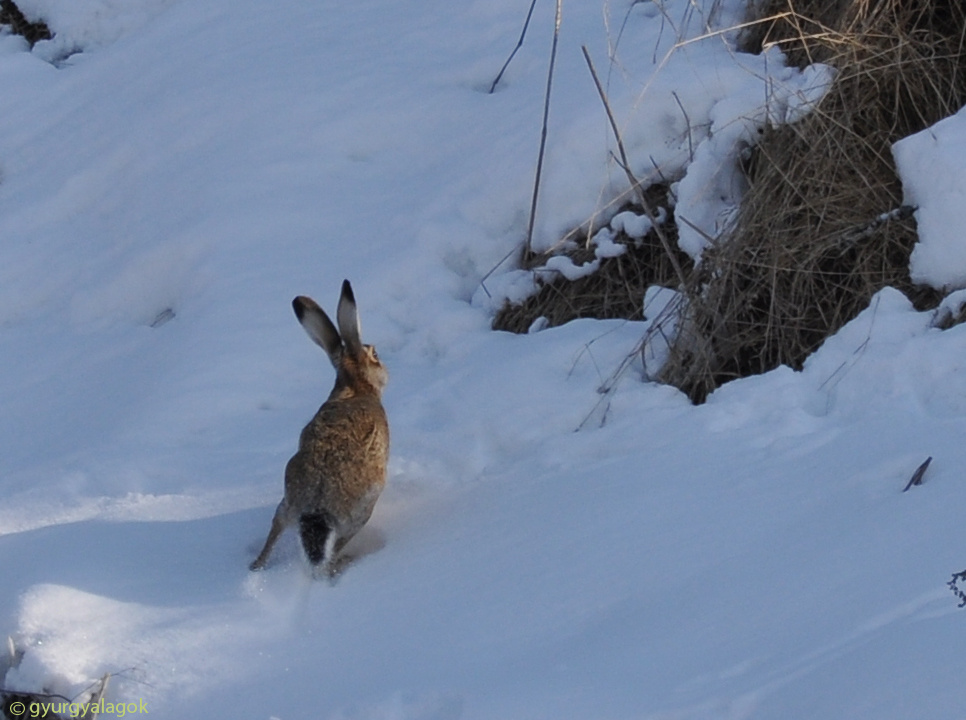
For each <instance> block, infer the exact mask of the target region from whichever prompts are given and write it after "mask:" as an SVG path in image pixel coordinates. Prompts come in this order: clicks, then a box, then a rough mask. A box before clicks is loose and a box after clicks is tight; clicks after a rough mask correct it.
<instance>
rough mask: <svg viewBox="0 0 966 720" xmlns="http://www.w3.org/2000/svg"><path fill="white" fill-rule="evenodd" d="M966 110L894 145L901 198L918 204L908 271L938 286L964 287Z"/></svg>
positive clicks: (918, 280)
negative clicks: (917, 237)
mask: <svg viewBox="0 0 966 720" xmlns="http://www.w3.org/2000/svg"><path fill="white" fill-rule="evenodd" d="M964 141H966V111H963V110H960V111H959V112H958V113H956V114H955V115H953V116H951V117H948V118H946V119H944V120H941V121H940V122H938V123H936V124H935V125H933V126H932V127H929V128H926V129H925V130H923V131H921V132H918V133H916V134H915V135H911V136H910V137H907V138H903V139H902V140H900V141H899V142H897V143H895V144H894V145H893V146H892V153H893V156H894V157H895V160H896V166H897V168H898V171H899V176H900V178H901V179H902V188H903V194H904V198H903V202H904V203H905V204H907V205H911V206H913V207H916V208H918V209H917V211H916V223H917V227H918V232H919V242H918V243H916V247H915V248H914V249H913V251H912V257H911V258H910V261H909V270H910V275H911V276H912V279H913V280H914V281H915V282H917V283H924V284H927V285H931V286H933V287H935V288H937V289H940V290H943V289H945V290H947V291H948V290H961V289H963V288H966V237H964V234H963V231H962V228H963V227H964V226H966V213H964V208H966V197H964V194H966V183H964V180H966V175H964V170H963V168H964V166H966V144H964Z"/></svg>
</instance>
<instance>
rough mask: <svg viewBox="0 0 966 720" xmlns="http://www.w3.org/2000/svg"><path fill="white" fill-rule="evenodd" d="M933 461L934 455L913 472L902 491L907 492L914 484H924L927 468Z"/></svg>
mask: <svg viewBox="0 0 966 720" xmlns="http://www.w3.org/2000/svg"><path fill="white" fill-rule="evenodd" d="M931 462H932V456H930V457H927V458H926V461H925V462H924V463H923V464H922V465H920V466H919V467H918V468H916V472H914V473H913V474H912V477H911V478H910V479H909V482H908V483H907V484H906V486H905V487H904V488H902V492H905V491H906V490H908V489H909V488H911V487H912V486H913V485H922V476H923V475H925V474H926V468H928V467H929V463H931Z"/></svg>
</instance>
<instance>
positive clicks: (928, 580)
mask: <svg viewBox="0 0 966 720" xmlns="http://www.w3.org/2000/svg"><path fill="white" fill-rule="evenodd" d="M19 4H20V6H21V7H22V8H23V9H24V11H25V12H26V13H28V15H32V16H33V17H37V16H43V17H45V19H47V21H48V22H49V24H50V26H51V28H52V29H53V30H54V31H55V33H56V35H55V37H54V39H53V40H52V41H50V42H48V43H40V44H38V45H37V46H36V47H35V48H34V49H33V51H29V48H28V47H27V46H26V43H25V42H24V41H23V40H22V39H20V38H17V37H13V36H9V35H5V36H0V98H3V105H2V108H3V109H2V112H0V238H2V243H0V398H2V405H3V412H2V413H0V496H2V498H3V503H2V504H0V574H2V577H3V578H4V582H3V583H0V619H2V622H3V624H2V625H0V632H7V633H9V634H11V635H12V636H13V637H14V638H15V640H16V643H17V645H18V646H19V647H20V648H23V649H24V650H25V652H24V655H23V658H22V660H21V661H20V663H19V665H17V666H16V667H13V668H11V669H10V670H9V671H8V672H7V673H6V677H5V680H4V682H5V686H6V687H7V688H14V689H21V690H28V691H40V690H42V689H44V688H46V689H49V690H52V691H54V692H59V693H62V694H64V695H67V696H69V697H74V696H75V695H76V694H77V693H79V692H80V691H81V690H82V689H83V688H85V687H87V686H88V685H89V683H90V682H91V681H92V680H94V679H96V678H98V677H101V676H102V675H103V674H104V673H112V674H113V675H114V676H113V678H112V680H111V683H110V686H109V688H108V699H110V700H112V701H116V702H141V701H143V703H145V706H146V707H147V708H148V709H149V712H150V715H151V716H153V717H161V718H211V717H237V718H243V717H251V718H265V719H267V718H281V719H283V720H288V719H290V718H308V717H321V718H341V719H346V718H353V719H362V718H367V719H368V718H373V719H375V718H379V719H382V718H386V719H388V718H394V719H398V718H405V719H407V720H409V719H412V720H415V719H430V718H432V719H435V720H452V719H455V718H465V719H467V720H469V719H473V718H521V719H522V718H555V719H556V718H582V719H583V718H631V717H633V718H674V719H675V720H678V719H689V720H691V719H693V720H698V719H704V718H761V719H765V718H783V719H795V718H816V719H817V718H822V719H823V720H827V719H829V718H842V719H843V720H844V719H845V718H849V719H852V718H896V719H899V718H913V717H917V718H918V717H928V718H936V719H944V718H949V719H953V718H961V717H962V716H963V715H964V713H966V701H963V700H962V697H961V695H962V694H961V686H962V681H961V679H962V677H964V676H966V661H964V660H963V659H962V657H961V653H958V652H957V648H958V646H959V641H960V640H961V639H962V638H963V637H964V630H963V628H964V625H963V623H964V622H966V615H964V614H963V613H964V612H966V611H963V610H959V609H957V607H956V605H957V599H956V597H955V596H954V595H953V594H952V593H950V592H949V589H948V588H947V587H946V582H947V581H948V580H949V579H950V576H951V574H952V573H953V572H957V571H959V570H962V569H963V568H964V567H966V542H964V540H966V527H964V523H963V522H962V508H963V507H964V503H966V486H964V485H963V483H962V482H961V481H960V478H959V476H960V472H959V470H960V468H962V467H964V466H966V445H964V443H963V442H962V440H961V438H962V433H963V431H964V428H966V418H964V415H966V374H964V369H963V367H962V365H963V360H962V358H964V357H966V330H964V329H963V328H962V327H957V328H953V329H951V330H949V331H945V332H940V331H939V330H936V329H934V328H932V326H931V320H932V318H931V317H929V316H928V315H925V314H920V313H917V312H915V311H914V310H913V309H912V308H911V307H910V306H909V304H908V303H907V302H906V301H905V300H904V298H902V297H901V296H899V295H898V294H897V293H895V292H893V291H889V290H886V291H883V292H882V293H881V294H880V295H879V296H877V298H876V300H875V301H874V303H873V304H872V306H871V307H870V308H869V310H868V311H867V312H866V313H864V314H863V315H862V316H860V317H859V318H858V319H856V320H855V321H854V322H853V323H851V324H850V325H849V326H848V327H846V328H845V329H844V330H843V331H842V332H840V333H839V334H838V335H837V336H836V337H834V338H832V339H831V340H829V341H828V342H827V343H826V345H825V346H824V347H823V348H821V349H820V350H819V351H818V352H817V353H816V355H815V356H814V357H813V358H811V359H810V360H809V362H808V363H807V365H806V368H805V370H804V371H803V372H801V373H793V372H791V371H790V370H787V369H779V370H776V371H774V372H772V373H769V374H767V375H764V376H761V377H757V378H751V379H748V380H744V381H740V382H736V383H732V384H731V385H728V386H726V387H724V388H723V389H722V390H720V391H719V392H717V393H715V395H714V396H712V398H711V399H710V401H709V402H708V403H707V404H706V405H704V406H701V407H692V406H691V405H690V404H689V403H688V402H687V401H686V399H685V398H684V397H683V396H682V395H681V394H679V393H677V392H676V391H674V390H673V389H670V388H667V387H663V386H659V385H654V384H649V383H644V382H642V380H641V368H640V364H639V362H637V361H636V360H635V361H633V362H631V363H630V365H629V366H628V368H627V370H626V371H625V372H624V373H623V374H622V375H621V376H620V377H619V378H617V380H616V382H617V386H616V390H615V391H614V392H612V393H609V394H607V395H602V394H600V393H598V388H599V387H600V386H601V385H604V384H610V383H612V382H614V379H613V378H612V375H613V373H614V372H615V371H616V370H617V369H618V368H619V367H620V366H621V363H622V361H623V360H624V359H625V357H626V356H627V355H628V353H630V352H631V351H632V350H633V348H634V347H635V344H636V343H637V341H638V340H639V339H640V337H641V335H642V333H643V324H642V323H637V324H635V323H622V322H614V321H608V322H595V321H579V322H575V323H571V324H569V325H567V326H564V327H561V328H557V329H553V330H548V331H543V332H539V333H534V334H531V335H527V336H508V335H505V334H502V333H493V332H491V331H490V330H489V329H488V328H489V321H490V315H489V313H490V311H491V310H492V307H493V304H494V303H495V302H497V301H499V292H500V290H501V289H503V290H505V289H506V288H510V287H512V286H514V285H515V284H516V285H519V278H518V277H517V276H516V275H515V274H514V273H512V272H506V270H507V268H506V267H505V266H503V267H501V268H500V269H499V270H498V271H497V272H496V273H495V274H494V275H492V276H490V278H489V279H488V280H487V290H488V291H490V292H491V293H493V294H494V295H495V298H494V299H489V298H488V297H487V292H486V291H484V290H483V288H482V287H481V285H480V280H481V278H482V277H483V276H484V275H485V274H486V273H487V272H488V271H490V270H491V269H492V268H493V267H494V266H496V265H497V263H499V261H500V260H501V258H503V257H504V256H505V255H506V253H507V252H508V251H510V250H511V249H512V248H513V247H514V245H515V244H516V243H518V242H519V241H520V239H521V238H522V236H523V232H524V229H525V227H526V213H527V209H528V206H529V201H530V189H531V183H532V177H533V167H534V163H535V159H536V148H537V141H538V140H539V131H540V127H539V125H540V119H541V114H542V108H543V89H544V85H545V82H546V65H547V57H548V52H549V46H550V39H551V37H550V36H551V32H552V27H553V11H554V8H553V6H552V3H549V2H544V3H537V7H536V11H535V13H534V18H533V20H532V23H531V27H530V30H529V34H528V36H527V40H526V43H525V44H524V46H523V48H522V49H521V50H520V52H519V53H518V55H517V57H516V59H515V60H514V62H513V64H511V65H510V68H509V70H508V72H507V75H506V77H505V80H504V82H503V83H502V84H501V86H500V87H499V88H498V90H497V92H496V93H494V94H492V95H489V94H487V93H486V89H487V88H488V86H489V83H490V81H491V80H492V78H493V76H494V74H495V73H496V71H497V70H498V69H499V67H500V66H501V64H502V62H503V60H504V58H505V57H506V54H507V53H508V52H509V51H510V50H511V49H512V46H513V44H514V43H515V41H516V39H517V37H518V35H519V32H520V28H521V24H522V22H523V19H524V16H525V11H526V9H527V8H526V6H527V3H519V2H510V0H486V1H479V2H469V3H463V4H456V5H454V4H453V3H444V2H438V1H436V0H426V1H425V2H421V3H417V4H409V5H400V4H399V3H391V2H388V1H387V0H367V1H365V2H357V3H348V4H347V3H335V2H318V1H316V2H307V1H306V0H280V2H277V3H274V4H273V5H271V6H266V5H265V4H264V3H261V4H259V3H252V2H247V0H234V1H233V2H228V1H227V0H196V1H193V2H187V1H186V0H136V1H135V0H131V1H130V2H126V3H120V2H116V0H56V1H55V0H29V1H28V0H21V1H20V3H19ZM603 5H604V7H605V14H603V15H602V12H601V11H602V7H601V4H600V3H592V2H590V3H569V2H565V3H564V14H563V22H562V25H561V39H560V55H559V58H558V66H557V71H556V75H555V79H554V83H555V85H554V95H553V102H552V107H551V127H550V136H549V138H550V140H549V155H548V159H547V167H546V176H545V180H546V184H545V186H544V188H543V190H542V192H541V200H540V203H541V204H540V206H539V218H538V227H537V230H538V232H537V239H538V242H539V243H541V244H543V245H547V244H549V243H551V242H553V241H554V239H555V238H556V237H557V236H558V234H559V233H560V232H561V231H562V230H565V229H568V228H570V227H573V226H574V225H577V224H580V223H582V222H584V221H586V220H587V219H588V218H590V217H591V216H592V215H593V213H594V212H595V211H596V210H597V209H598V208H599V207H600V206H601V204H602V202H603V201H606V200H609V199H610V198H611V197H612V196H613V195H614V194H615V193H617V192H619V191H620V190H621V189H623V185H622V184H621V183H622V182H623V180H622V178H623V173H622V171H620V169H619V168H615V167H614V166H613V165H612V164H611V163H610V161H609V154H608V152H609V148H610V138H609V134H608V133H609V129H608V126H607V122H606V118H605V116H604V114H603V111H602V108H601V106H600V102H599V99H598V98H597V95H596V91H595V89H594V87H593V84H592V81H591V79H590V76H589V73H588V71H587V68H586V66H585V65H584V60H583V56H582V54H581V52H580V46H581V45H582V44H586V45H587V46H588V49H589V51H590V53H591V55H592V56H593V57H594V58H595V62H596V64H597V66H598V69H602V70H604V71H605V73H606V74H607V75H608V76H609V90H610V92H611V100H612V103H613V105H614V108H615V112H616V113H617V115H618V117H619V120H620V122H621V124H622V126H623V127H624V132H625V136H624V140H625V143H626V144H627V146H628V148H629V150H630V152H631V154H632V156H633V158H634V161H635V163H636V165H637V167H636V170H637V171H638V172H639V173H641V174H644V173H646V172H648V171H649V170H653V168H652V165H651V161H652V159H653V161H654V162H656V163H658V164H659V165H660V166H661V168H662V171H664V172H667V173H668V174H669V175H672V176H680V175H681V174H682V173H686V174H684V179H683V180H682V188H683V193H682V195H683V197H682V204H683V206H684V207H690V208H692V209H693V212H694V213H696V215H695V217H698V218H699V222H700V223H706V224H707V226H708V228H713V227H714V226H715V224H716V223H717V222H718V221H719V220H720V219H721V218H722V217H726V216H727V214H728V212H729V207H730V203H733V202H734V201H735V197H727V196H722V194H721V192H720V190H721V189H722V188H725V187H729V182H730V180H729V177H731V176H729V172H728V168H729V162H732V161H733V158H734V153H735V147H734V143H735V142H739V143H740V142H741V141H742V139H743V138H744V137H745V136H746V134H747V133H750V132H753V130H754V127H755V126H756V124H760V123H761V122H765V121H768V120H769V119H770V118H769V117H768V116H767V114H764V115H763V114H762V113H761V108H763V107H766V106H767V107H768V108H769V109H772V110H773V109H775V108H776V107H777V106H776V104H775V103H776V98H781V102H780V103H779V106H781V103H784V106H783V107H784V108H785V112H787V113H792V114H794V113H795V112H798V111H799V110H800V109H801V106H802V104H803V103H806V104H807V102H808V101H809V100H810V99H814V94H815V91H816V88H820V87H821V83H822V82H824V80H825V79H827V76H826V74H825V73H824V72H823V71H822V70H821V69H814V70H812V71H810V72H809V73H806V74H799V73H797V72H793V71H790V70H787V69H785V68H783V67H782V66H781V62H780V57H778V56H776V55H767V56H765V57H762V58H748V57H737V56H735V55H734V53H733V52H732V51H731V50H730V46H729V44H728V43H729V42H730V39H731V36H730V34H729V33H724V34H720V35H719V34H711V35H710V36H709V37H707V38H706V39H704V40H699V41H695V42H693V43H690V44H688V45H687V46H685V47H683V48H680V49H678V50H677V51H672V46H673V44H674V42H675V41H676V40H677V38H678V37H684V36H687V37H696V36H698V35H700V34H702V33H704V32H705V31H706V30H707V28H706V27H705V23H711V29H715V28H720V27H725V26H727V25H729V24H731V23H733V22H735V21H736V20H737V18H738V17H739V11H740V8H741V5H742V3H740V2H734V3H722V2H716V3H710V2H709V3H700V2H697V3H695V2H688V1H686V0H675V1H669V2H666V3H664V5H663V12H662V8H661V6H658V5H657V4H655V3H634V4H631V3H625V4H614V3H610V4H607V3H604V4H603ZM703 5H708V6H710V5H714V6H715V7H716V8H717V14H716V15H714V16H712V15H706V16H703V15H701V13H699V12H698V8H699V7H701V6H703ZM625 16H626V17H625ZM625 19H626V25H625V24H624V21H625ZM618 37H619V38H620V42H619V44H618ZM615 47H616V52H617V55H616V60H615V62H614V63H613V64H609V63H608V52H609V51H613V50H614V48H615ZM78 50H80V52H76V51H78ZM71 53H73V54H71ZM765 88H769V91H768V92H765ZM776 88H778V90H776ZM672 91H673V92H674V93H675V95H672ZM679 103H680V104H679ZM689 122H690V127H689V125H688V123H689ZM739 125H740V126H741V127H740V128H739V127H738V126H739ZM692 150H693V151H694V158H695V166H694V167H692V166H690V165H689V162H690V158H691V152H692ZM709 192H710V195H709V194H708V193H709ZM712 198H713V199H714V202H713V203H712V204H709V203H711V199H712ZM679 212H680V207H679ZM691 250H692V251H693V252H694V253H695V254H698V253H699V252H700V243H697V244H696V245H695V247H693V248H691ZM344 277H348V278H350V279H351V280H352V281H353V285H354V287H355V288H356V294H357V298H358V300H359V304H360V307H361V312H362V327H363V335H364V337H365V339H366V341H368V342H372V343H374V344H376V345H377V347H378V348H379V352H380V355H381V357H382V358H383V359H384V361H385V362H386V364H387V366H388V367H389V370H390V374H391V379H390V384H389V387H388V388H387V392H386V397H385V404H386V407H387V410H388V412H389V416H390V422H391V424H392V429H393V450H392V459H391V467H390V482H389V485H388V488H387V490H386V492H385V494H384V495H383V498H382V499H381V500H380V503H379V505H378V506H377V509H376V513H375V515H374V516H373V519H372V521H371V522H370V524H369V526H367V528H366V529H365V530H364V531H363V533H362V534H360V536H359V537H358V538H357V539H356V540H355V541H353V544H352V546H354V550H353V552H354V553H355V554H356V555H358V556H359V557H358V558H357V560H356V562H355V563H354V564H353V565H351V566H350V567H349V569H348V570H347V571H346V572H345V573H344V575H342V576H341V577H340V578H339V579H338V581H337V582H336V583H335V584H334V585H330V584H327V583H324V582H317V581H315V582H313V581H311V580H310V579H309V577H308V575H307V572H306V570H305V565H304V562H303V560H302V558H301V555H300V550H299V548H298V544H297V541H296V539H295V537H294V536H293V535H292V534H289V535H287V536H286V537H285V538H284V540H283V541H282V542H281V543H280V545H279V548H278V550H277V554H276V556H275V557H274V559H273V562H272V564H271V565H270V567H269V568H268V569H267V570H265V571H263V572H261V573H249V572H248V570H247V565H248V562H250V560H251V559H252V558H253V557H254V554H255V552H256V551H257V549H258V547H259V545H260V543H261V541H262V540H263V538H264V533H265V532H266V530H267V527H268V523H269V520H270V517H271V513H272V511H273V509H274V504H275V503H276V502H277V501H278V499H279V497H280V493H281V474H282V468H283V467H284V464H285V461H286V460H287V459H288V457H289V455H290V454H291V453H292V451H293V450H294V447H295V443H296V439H297V436H298V432H299V430H300V429H301V427H302V425H303V424H304V423H305V422H306V421H307V420H308V419H309V418H310V417H311V415H312V413H313V412H314V411H315V410H316V408H317V407H318V405H319V403H321V401H322V400H323V399H324V397H325V395H326V394H327V392H328V390H329V387H330V384H331V382H332V373H331V369H330V366H329V365H328V362H327V360H326V358H325V357H324V355H323V354H322V353H321V351H320V350H319V349H318V348H317V347H315V346H314V345H313V344H312V343H310V342H309V341H307V340H306V338H305V336H304V334H303V332H302V330H301V329H300V328H299V327H298V324H297V322H296V321H295V319H294V317H293V316H292V313H291V310H290V305H289V303H290V300H291V298H292V297H293V296H294V295H296V294H310V295H312V296H314V297H315V298H316V299H317V300H318V301H319V302H320V303H321V304H322V305H323V306H324V307H326V308H328V309H332V308H333V306H334V304H335V301H336V300H337V297H338V288H339V284H340V283H341V281H342V279H343V278H344ZM602 420H606V422H603V423H602ZM578 427H580V428H581V430H580V431H579V432H575V430H576V429H577V428H578ZM927 456H932V457H933V462H932V465H931V466H930V468H929V470H928V472H927V473H926V476H925V483H924V484H923V485H922V486H921V487H914V488H912V489H910V490H909V492H907V493H902V492H901V491H902V488H903V487H904V485H905V484H906V482H907V481H908V479H909V477H910V475H911V474H912V472H913V471H914V470H915V469H916V467H917V466H918V465H919V464H920V463H921V462H922V461H923V460H925V459H926V457H927Z"/></svg>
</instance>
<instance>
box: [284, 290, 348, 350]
mask: <svg viewBox="0 0 966 720" xmlns="http://www.w3.org/2000/svg"><path fill="white" fill-rule="evenodd" d="M292 308H293V309H294V310H295V317H297V318H298V320H299V322H300V323H301V324H302V327H303V328H305V332H306V333H308V336H309V337H310V338H312V339H313V340H314V341H315V342H316V343H318V345H319V346H320V347H321V348H322V349H323V350H325V352H326V354H327V355H328V356H329V359H330V360H331V361H332V364H333V365H336V364H337V363H338V360H339V356H340V355H341V354H342V338H341V337H339V331H338V330H336V329H335V325H333V324H332V321H331V320H329V316H328V315H326V314H325V310H323V309H322V308H320V307H319V304H318V303H317V302H315V300H313V299H312V298H310V297H305V296H304V295H299V296H298V297H297V298H295V299H294V300H293V301H292Z"/></svg>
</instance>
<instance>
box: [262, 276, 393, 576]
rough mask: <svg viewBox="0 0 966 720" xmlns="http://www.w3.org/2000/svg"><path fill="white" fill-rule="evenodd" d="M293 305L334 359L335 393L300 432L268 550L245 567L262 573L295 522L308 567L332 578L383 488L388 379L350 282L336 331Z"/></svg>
mask: <svg viewBox="0 0 966 720" xmlns="http://www.w3.org/2000/svg"><path fill="white" fill-rule="evenodd" d="M292 307H293V308H294V309H295V316H296V317H297V318H298V320H299V322H300V323H301V324H302V327H303V328H305V332H307V333H308V335H309V337H310V338H312V340H314V341H315V342H316V343H318V344H319V345H320V346H321V347H322V349H323V350H325V352H326V354H327V355H328V356H329V359H330V360H331V361H332V365H333V366H334V367H335V387H333V388H332V392H331V393H329V397H328V399H327V400H326V401H325V403H323V405H322V407H321V408H319V411H318V412H317V413H316V414H315V417H314V418H312V421H311V422H310V423H309V424H308V425H306V426H305V428H304V429H303V430H302V434H301V436H300V437H299V449H298V452H296V453H295V455H293V456H292V459H291V460H289V461H288V465H286V466H285V495H284V497H283V498H282V501H281V502H280V503H279V504H278V508H277V509H276V510H275V517H274V518H273V519H272V527H271V529H270V530H269V532H268V538H267V539H266V540H265V547H263V548H262V551H261V552H260V553H259V554H258V557H257V558H256V559H255V561H254V562H253V563H252V564H251V565H250V566H249V567H250V569H251V570H258V569H260V568H262V567H264V566H265V563H266V561H267V560H268V556H269V555H270V554H271V552H272V547H273V546H274V545H275V541H276V540H278V537H279V535H281V534H282V531H284V530H285V528H287V527H288V526H289V525H292V524H294V523H295V522H298V524H299V532H300V534H301V537H302V547H303V548H304V549H305V554H306V555H307V556H308V559H309V561H310V562H311V563H312V565H313V567H314V568H318V567H319V566H320V565H321V568H322V570H324V571H325V572H327V573H328V574H332V573H333V572H334V571H335V567H336V566H335V564H334V563H335V560H336V558H337V557H338V555H339V553H340V551H341V550H342V548H343V547H344V546H345V544H346V543H347V542H349V540H350V539H351V538H352V536H353V535H355V534H356V533H357V532H358V531H359V529H360V528H362V526H363V525H365V524H366V521H367V520H368V519H369V516H370V515H371V514H372V509H373V507H374V506H375V504H376V500H377V499H378V498H379V494H380V493H381V492H382V489H383V487H384V486H385V484H386V462H387V460H388V457H389V423H388V421H387V420H386V411H385V410H384V409H383V407H382V401H381V396H382V389H383V388H384V387H385V386H386V382H387V381H388V379H389V374H388V373H387V372H386V368H385V366H383V364H382V363H381V362H380V361H379V357H378V356H377V355H376V350H375V348H373V347H372V346H371V345H363V344H362V340H361V339H360V337H359V311H358V309H357V307H356V301H355V297H354V296H353V294H352V286H351V285H349V281H348V280H346V281H344V282H343V283H342V295H341V297H340V298H339V308H338V311H337V313H336V320H337V321H338V324H339V329H338V330H336V328H335V325H333V324H332V321H331V320H330V319H329V317H328V316H327V315H326V314H325V312H324V311H323V310H322V308H320V307H319V306H318V304H316V302H315V301H314V300H312V299H311V298H308V297H302V296H300V297H297V298H295V300H293V301H292Z"/></svg>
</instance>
